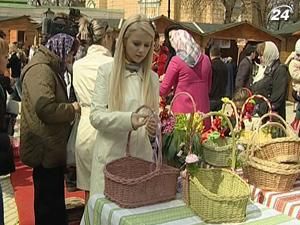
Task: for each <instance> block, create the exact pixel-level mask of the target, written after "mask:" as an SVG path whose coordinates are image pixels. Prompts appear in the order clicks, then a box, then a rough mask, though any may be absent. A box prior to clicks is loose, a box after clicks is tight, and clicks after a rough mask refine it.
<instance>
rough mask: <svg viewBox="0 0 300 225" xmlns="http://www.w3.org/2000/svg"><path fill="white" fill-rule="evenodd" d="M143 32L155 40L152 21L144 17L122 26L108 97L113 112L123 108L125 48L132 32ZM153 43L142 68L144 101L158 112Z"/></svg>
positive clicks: (132, 19)
mask: <svg viewBox="0 0 300 225" xmlns="http://www.w3.org/2000/svg"><path fill="white" fill-rule="evenodd" d="M137 30H142V31H145V32H146V33H147V34H149V35H150V36H151V37H152V39H153V40H154V36H155V31H154V28H153V27H152V26H151V24H150V21H149V20H148V19H147V17H145V16H143V15H135V16H132V17H130V18H128V19H127V20H126V21H125V23H124V25H123V26H122V28H121V30H120V33H119V36H118V41H117V43H116V52H115V55H114V63H113V68H112V73H111V75H110V84H109V87H110V91H109V95H108V107H109V110H111V111H119V110H121V108H122V103H123V100H124V99H123V98H124V97H123V96H124V86H123V84H124V81H125V77H124V72H125V46H126V42H127V40H128V38H129V36H130V35H131V34H132V32H134V31H137ZM153 48H154V45H153V41H152V43H151V47H150V49H149V52H148V54H147V56H146V57H145V59H144V60H143V62H142V64H141V66H142V70H143V77H144V79H143V81H142V90H143V99H144V104H145V105H147V106H149V107H151V108H152V109H153V110H154V111H156V112H157V111H158V93H155V84H154V82H153V77H151V76H153V75H152V73H151V63H152V55H153Z"/></svg>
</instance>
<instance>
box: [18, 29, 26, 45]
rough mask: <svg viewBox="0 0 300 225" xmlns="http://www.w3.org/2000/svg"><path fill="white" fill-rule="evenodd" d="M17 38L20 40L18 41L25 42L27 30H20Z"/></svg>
mask: <svg viewBox="0 0 300 225" xmlns="http://www.w3.org/2000/svg"><path fill="white" fill-rule="evenodd" d="M17 40H18V43H19V42H22V43H25V31H20V30H18V36H17Z"/></svg>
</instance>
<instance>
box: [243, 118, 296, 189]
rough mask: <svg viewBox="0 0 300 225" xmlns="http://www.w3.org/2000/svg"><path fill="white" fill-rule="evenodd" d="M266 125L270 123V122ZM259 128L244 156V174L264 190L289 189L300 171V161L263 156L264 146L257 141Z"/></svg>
mask: <svg viewBox="0 0 300 225" xmlns="http://www.w3.org/2000/svg"><path fill="white" fill-rule="evenodd" d="M268 123H269V124H272V126H273V125H275V124H277V125H279V127H283V126H282V125H281V124H278V123H276V122H268ZM268 123H267V124H266V125H269V124H268ZM283 128H284V127H283ZM257 134H258V130H257V131H256V132H255V133H254V134H253V137H252V144H251V145H248V148H247V150H246V151H245V152H244V155H243V156H242V158H244V160H243V161H244V163H243V174H244V177H245V178H247V179H248V183H249V184H252V185H254V186H255V187H258V188H261V189H263V190H270V191H289V190H291V189H292V188H293V185H294V183H295V181H296V179H297V177H298V174H299V173H300V164H299V163H295V164H292V163H278V162H274V161H271V160H269V159H264V158H261V157H262V156H263V154H261V151H263V148H261V146H260V145H259V143H255V141H254V140H256V139H257V138H256V136H257Z"/></svg>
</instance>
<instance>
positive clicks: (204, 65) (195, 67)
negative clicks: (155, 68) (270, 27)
mask: <svg viewBox="0 0 300 225" xmlns="http://www.w3.org/2000/svg"><path fill="white" fill-rule="evenodd" d="M169 38H170V44H171V47H172V48H174V50H175V52H176V55H175V56H174V57H173V58H172V59H171V61H170V63H169V65H168V68H167V71H166V74H165V77H164V80H163V82H162V84H161V86H160V90H159V92H160V96H162V97H166V96H167V95H168V94H169V93H170V92H171V89H172V87H174V94H175V95H176V94H177V93H179V92H188V93H189V94H190V95H191V96H192V97H193V99H194V101H195V103H196V110H197V111H200V112H204V113H207V112H209V111H210V109H209V92H210V87H211V79H212V71H211V63H210V60H209V58H208V56H206V55H205V54H202V53H201V51H200V47H199V45H198V44H197V43H196V42H195V40H194V38H193V37H192V36H191V35H190V34H189V33H188V32H187V31H185V30H181V29H180V30H171V31H170V32H169ZM172 110H173V112H175V113H191V112H193V106H192V102H191V100H190V99H189V97H188V96H186V95H180V96H178V98H176V99H175V101H174V104H173V107H172Z"/></svg>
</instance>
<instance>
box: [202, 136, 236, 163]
mask: <svg viewBox="0 0 300 225" xmlns="http://www.w3.org/2000/svg"><path fill="white" fill-rule="evenodd" d="M226 139H227V140H226V141H227V143H228V144H226V145H224V146H217V145H216V144H215V143H213V142H211V141H206V142H205V143H203V144H202V147H203V148H202V150H203V158H204V161H205V162H206V163H208V164H210V165H212V166H216V167H228V166H229V164H228V163H229V159H230V157H231V152H232V140H231V138H228V137H227V138H226Z"/></svg>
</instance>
